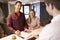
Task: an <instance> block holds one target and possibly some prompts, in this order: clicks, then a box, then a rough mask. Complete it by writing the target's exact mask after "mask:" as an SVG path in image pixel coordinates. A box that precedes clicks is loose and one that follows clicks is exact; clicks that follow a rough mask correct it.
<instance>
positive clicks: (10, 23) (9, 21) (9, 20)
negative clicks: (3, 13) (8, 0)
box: [7, 15, 15, 33]
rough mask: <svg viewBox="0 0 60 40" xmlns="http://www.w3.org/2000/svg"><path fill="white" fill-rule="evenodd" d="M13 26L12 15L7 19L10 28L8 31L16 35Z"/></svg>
mask: <svg viewBox="0 0 60 40" xmlns="http://www.w3.org/2000/svg"><path fill="white" fill-rule="evenodd" d="M12 25H13V24H12V18H11V15H8V17H7V27H8V29H9V31H10V32H11V33H15V30H14V29H13V27H12Z"/></svg>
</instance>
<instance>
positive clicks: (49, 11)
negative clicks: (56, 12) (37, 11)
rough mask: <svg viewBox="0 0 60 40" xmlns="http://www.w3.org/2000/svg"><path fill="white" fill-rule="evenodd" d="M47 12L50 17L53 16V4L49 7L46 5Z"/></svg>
mask: <svg viewBox="0 0 60 40" xmlns="http://www.w3.org/2000/svg"><path fill="white" fill-rule="evenodd" d="M46 10H47V12H48V13H49V15H51V16H53V9H52V5H51V4H49V5H47V4H46Z"/></svg>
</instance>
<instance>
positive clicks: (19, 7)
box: [15, 3, 21, 11]
mask: <svg viewBox="0 0 60 40" xmlns="http://www.w3.org/2000/svg"><path fill="white" fill-rule="evenodd" d="M20 9H21V4H20V3H17V4H16V5H15V10H17V11H20Z"/></svg>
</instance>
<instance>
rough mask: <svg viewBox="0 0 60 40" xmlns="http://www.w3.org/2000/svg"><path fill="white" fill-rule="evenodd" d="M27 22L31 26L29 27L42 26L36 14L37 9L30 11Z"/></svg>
mask: <svg viewBox="0 0 60 40" xmlns="http://www.w3.org/2000/svg"><path fill="white" fill-rule="evenodd" d="M27 24H28V25H29V26H30V27H29V29H37V28H39V27H40V21H39V19H38V18H37V17H36V16H35V11H34V10H33V9H31V10H30V12H29V18H28V19H27Z"/></svg>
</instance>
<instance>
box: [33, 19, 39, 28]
mask: <svg viewBox="0 0 60 40" xmlns="http://www.w3.org/2000/svg"><path fill="white" fill-rule="evenodd" d="M36 22H37V25H36V27H34V29H37V28H39V27H40V20H39V19H38V18H37V20H36Z"/></svg>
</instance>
